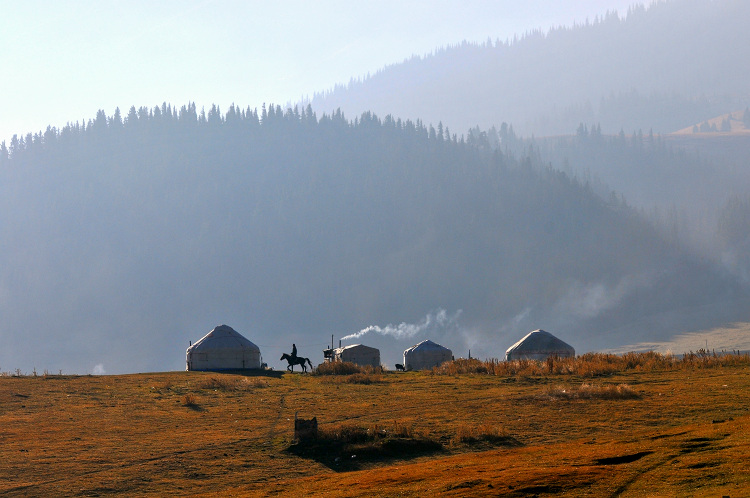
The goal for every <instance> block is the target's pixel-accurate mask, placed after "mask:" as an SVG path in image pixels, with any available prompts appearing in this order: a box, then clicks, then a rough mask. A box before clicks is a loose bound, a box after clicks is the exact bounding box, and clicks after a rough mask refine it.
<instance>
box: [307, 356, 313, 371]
mask: <svg viewBox="0 0 750 498" xmlns="http://www.w3.org/2000/svg"><path fill="white" fill-rule="evenodd" d="M305 359H306V360H307V363H309V364H310V370H312V369H313V368H314V367H313V365H312V362H311V361H310V358H305Z"/></svg>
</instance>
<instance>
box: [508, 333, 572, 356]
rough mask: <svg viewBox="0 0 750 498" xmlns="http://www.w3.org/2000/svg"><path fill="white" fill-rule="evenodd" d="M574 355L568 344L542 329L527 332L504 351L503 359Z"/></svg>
mask: <svg viewBox="0 0 750 498" xmlns="http://www.w3.org/2000/svg"><path fill="white" fill-rule="evenodd" d="M575 355H576V351H575V349H573V347H572V346H571V345H570V344H567V343H566V342H563V341H561V340H560V339H558V338H557V337H555V336H554V335H552V334H550V333H549V332H545V331H544V330H541V329H539V330H535V331H533V332H529V333H528V334H526V335H525V336H524V338H523V339H521V340H520V341H518V342H517V343H515V344H514V345H512V346H511V347H509V348H508V350H507V351H505V360H506V361H511V360H520V359H526V360H546V359H547V358H549V357H550V356H557V357H558V358H569V357H573V356H575Z"/></svg>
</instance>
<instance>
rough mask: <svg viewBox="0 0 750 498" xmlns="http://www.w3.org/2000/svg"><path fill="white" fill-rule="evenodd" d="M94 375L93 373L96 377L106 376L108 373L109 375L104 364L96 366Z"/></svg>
mask: <svg viewBox="0 0 750 498" xmlns="http://www.w3.org/2000/svg"><path fill="white" fill-rule="evenodd" d="M92 373H93V374H94V375H104V374H106V373H107V371H106V370H104V364H103V363H98V364H97V365H96V366H95V367H94V371H93V372H92Z"/></svg>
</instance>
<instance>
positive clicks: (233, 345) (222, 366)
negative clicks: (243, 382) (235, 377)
mask: <svg viewBox="0 0 750 498" xmlns="http://www.w3.org/2000/svg"><path fill="white" fill-rule="evenodd" d="M186 360H187V370H246V369H254V368H260V349H258V346H256V345H255V344H253V343H252V342H250V341H249V340H247V339H245V338H244V337H243V336H242V334H240V333H239V332H237V331H236V330H234V329H233V328H232V327H230V326H228V325H219V326H218V327H216V328H214V329H213V330H212V331H211V332H209V333H208V334H206V335H204V336H203V337H201V338H200V339H199V340H198V341H197V342H196V343H195V344H193V345H191V346H190V347H189V348H188V349H187V356H186Z"/></svg>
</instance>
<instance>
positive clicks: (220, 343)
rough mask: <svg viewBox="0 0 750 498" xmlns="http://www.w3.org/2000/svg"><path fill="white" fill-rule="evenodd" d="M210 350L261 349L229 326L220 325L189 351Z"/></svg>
mask: <svg viewBox="0 0 750 498" xmlns="http://www.w3.org/2000/svg"><path fill="white" fill-rule="evenodd" d="M209 349H259V348H258V346H256V345H255V344H253V343H252V342H250V341H249V340H248V339H246V338H245V337H244V336H243V335H242V334H240V333H239V332H237V331H236V330H234V329H233V328H232V327H230V326H229V325H219V326H218V327H215V328H214V329H213V330H212V331H211V332H209V333H208V334H206V335H204V336H203V337H201V338H200V339H198V340H197V341H196V342H195V344H193V345H192V346H190V347H189V348H188V351H203V350H209Z"/></svg>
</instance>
